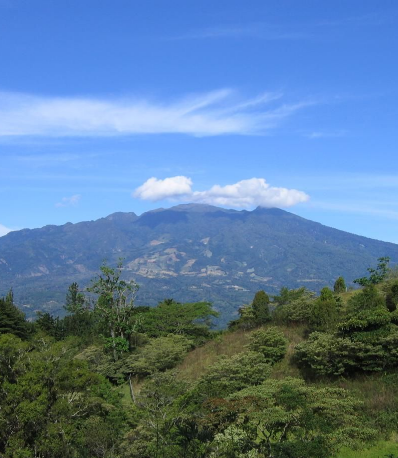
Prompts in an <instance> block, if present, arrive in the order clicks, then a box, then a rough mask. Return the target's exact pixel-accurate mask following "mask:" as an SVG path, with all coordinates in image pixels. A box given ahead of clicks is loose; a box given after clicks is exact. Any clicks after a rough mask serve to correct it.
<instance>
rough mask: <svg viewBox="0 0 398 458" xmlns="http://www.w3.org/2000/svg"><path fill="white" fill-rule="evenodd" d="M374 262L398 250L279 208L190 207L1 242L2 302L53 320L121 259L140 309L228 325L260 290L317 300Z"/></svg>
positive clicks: (20, 234) (396, 255)
mask: <svg viewBox="0 0 398 458" xmlns="http://www.w3.org/2000/svg"><path fill="white" fill-rule="evenodd" d="M380 256H390V257H391V260H392V262H397V261H398V245H395V244H392V243H386V242H380V241H377V240H372V239H368V238H366V237H361V236H357V235H353V234H349V233H347V232H343V231H339V230H337V229H333V228H330V227H326V226H323V225H321V224H319V223H315V222H312V221H309V220H306V219H304V218H301V217H298V216H296V215H294V214H292V213H289V212H286V211H283V210H279V209H276V208H273V209H263V208H257V209H256V210H254V211H236V210H225V209H221V208H217V207H212V206H208V205H195V204H189V205H179V206H176V207H173V208H170V209H159V210H154V211H150V212H147V213H144V214H143V215H141V216H137V215H135V214H134V213H115V214H112V215H110V216H108V217H106V218H102V219H99V220H97V221H90V222H82V223H78V224H71V223H67V224H65V225H63V226H45V227H43V228H41V229H33V230H27V229H25V230H22V231H17V232H11V233H9V234H7V235H6V236H4V237H1V238H0V292H2V293H4V292H5V291H7V290H8V288H9V287H10V286H12V287H13V289H14V293H15V297H16V301H17V303H19V304H20V305H21V306H23V309H24V311H25V312H27V313H28V314H34V310H36V309H42V310H50V311H53V312H55V313H58V312H59V311H60V310H62V303H63V300H64V297H65V293H66V290H67V287H68V285H69V284H70V283H71V282H72V281H78V282H79V284H80V285H81V286H83V285H86V284H87V283H88V281H89V279H91V278H92V277H93V276H94V275H95V274H96V273H97V272H98V268H99V266H100V264H101V262H102V261H103V260H104V259H107V260H108V262H109V263H111V264H112V263H115V262H116V260H117V259H118V258H120V257H123V258H124V264H125V271H124V275H125V277H126V278H134V279H135V280H136V281H137V283H138V284H139V285H140V286H141V288H140V291H139V294H138V297H137V303H139V304H155V303H156V302H157V301H159V300H162V299H164V298H166V297H173V298H174V299H176V300H180V301H184V302H185V301H199V300H210V301H212V302H213V303H214V304H215V306H216V308H218V309H220V310H221V311H222V312H223V315H224V316H223V321H224V322H225V321H228V320H229V319H231V318H232V314H233V313H234V312H236V310H237V308H238V307H239V305H242V304H243V303H245V302H248V301H249V300H251V298H252V297H253V294H254V292H255V291H257V290H259V289H265V290H266V291H267V292H269V293H271V294H272V293H276V292H277V291H278V290H279V289H280V287H281V286H284V285H286V286H289V287H298V286H302V285H306V286H307V287H308V288H310V289H314V290H319V289H320V288H322V287H323V286H325V285H329V286H331V283H332V282H333V281H334V279H336V278H337V277H338V276H339V275H343V276H344V277H345V278H346V280H347V281H348V282H350V281H352V280H353V279H354V278H357V277H359V276H362V275H364V274H365V273H366V267H368V266H370V265H375V263H376V259H377V258H378V257H380Z"/></svg>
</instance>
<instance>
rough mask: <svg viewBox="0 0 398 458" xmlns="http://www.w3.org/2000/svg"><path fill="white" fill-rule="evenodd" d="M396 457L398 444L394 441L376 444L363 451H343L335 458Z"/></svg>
mask: <svg viewBox="0 0 398 458" xmlns="http://www.w3.org/2000/svg"><path fill="white" fill-rule="evenodd" d="M391 455H392V456H393V457H398V443H397V442H395V441H381V442H377V444H375V445H374V446H373V447H370V448H368V449H364V450H349V449H343V450H341V452H340V453H339V454H338V455H337V458H386V457H389V456H391Z"/></svg>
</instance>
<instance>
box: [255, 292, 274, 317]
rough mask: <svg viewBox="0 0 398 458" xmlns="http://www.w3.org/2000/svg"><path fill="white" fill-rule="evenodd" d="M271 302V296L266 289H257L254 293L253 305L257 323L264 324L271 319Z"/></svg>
mask: <svg viewBox="0 0 398 458" xmlns="http://www.w3.org/2000/svg"><path fill="white" fill-rule="evenodd" d="M269 303H270V300H269V296H268V294H267V293H266V292H265V291H263V290H260V291H257V293H256V294H255V295H254V299H253V302H252V307H253V313H254V318H255V320H256V323H257V324H264V323H266V322H267V321H269V320H270V319H271V315H270V311H269Z"/></svg>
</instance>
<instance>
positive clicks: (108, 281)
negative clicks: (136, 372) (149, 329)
mask: <svg viewBox="0 0 398 458" xmlns="http://www.w3.org/2000/svg"><path fill="white" fill-rule="evenodd" d="M100 270H101V274H99V275H98V276H97V278H96V279H94V280H93V281H92V283H91V286H90V287H89V288H88V291H89V292H91V293H95V294H97V295H98V299H97V302H96V304H95V312H96V314H97V315H98V316H99V318H100V320H101V321H102V323H103V325H104V327H106V328H108V333H109V335H108V338H109V339H111V344H112V348H113V356H114V359H115V360H117V359H118V356H119V354H120V348H122V349H124V348H127V347H126V345H128V344H126V345H122V344H121V343H120V342H121V340H126V341H127V337H128V336H129V335H130V334H131V333H132V326H133V323H132V316H133V307H134V298H135V294H136V292H137V289H138V285H137V284H136V283H135V282H133V281H125V280H122V279H121V274H122V262H121V261H119V263H118V265H117V268H116V269H113V268H111V267H109V266H107V265H106V264H105V263H104V264H103V265H102V266H101V268H100Z"/></svg>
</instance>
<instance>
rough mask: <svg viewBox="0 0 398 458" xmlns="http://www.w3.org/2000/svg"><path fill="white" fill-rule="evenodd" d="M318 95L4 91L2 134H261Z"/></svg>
mask: <svg viewBox="0 0 398 458" xmlns="http://www.w3.org/2000/svg"><path fill="white" fill-rule="evenodd" d="M314 103H315V102H314V101H298V102H294V103H288V102H285V101H284V100H283V94H281V93H264V94H260V95H258V96H256V97H253V98H242V97H239V95H238V94H237V93H236V92H234V91H232V90H230V89H222V90H218V91H213V92H208V93H204V94H200V95H196V96H192V95H191V96H186V97H183V98H180V99H178V100H175V101H171V102H168V103H165V102H153V101H149V100H145V99H133V98H113V99H105V98H82V97H39V96H32V95H26V94H14V93H4V92H3V93H0V137H25V136H41V137H68V136H69V137H70V136H80V137H82V136H83V137H95V136H122V135H139V134H167V133H168V134H186V135H193V136H215V135H225V134H236V135H261V134H265V133H267V132H269V131H270V130H272V129H275V128H277V127H278V126H279V125H280V124H281V123H282V122H283V121H284V120H285V119H287V118H289V117H291V116H293V115H294V114H295V113H297V112H298V111H299V110H301V109H303V108H305V107H308V106H310V105H313V104H314Z"/></svg>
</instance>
